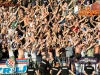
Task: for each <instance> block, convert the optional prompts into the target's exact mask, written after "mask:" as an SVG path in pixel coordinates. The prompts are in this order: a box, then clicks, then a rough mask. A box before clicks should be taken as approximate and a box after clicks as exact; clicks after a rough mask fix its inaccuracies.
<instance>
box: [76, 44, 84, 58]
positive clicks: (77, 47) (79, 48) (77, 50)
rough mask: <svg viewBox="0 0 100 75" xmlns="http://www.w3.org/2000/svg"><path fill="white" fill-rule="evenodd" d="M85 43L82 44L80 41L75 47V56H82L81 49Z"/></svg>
mask: <svg viewBox="0 0 100 75" xmlns="http://www.w3.org/2000/svg"><path fill="white" fill-rule="evenodd" d="M83 45H84V44H82V43H81V42H79V43H78V44H77V45H76V47H75V58H80V57H81V49H82V47H83Z"/></svg>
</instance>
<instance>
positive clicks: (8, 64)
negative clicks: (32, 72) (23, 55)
mask: <svg viewBox="0 0 100 75" xmlns="http://www.w3.org/2000/svg"><path fill="white" fill-rule="evenodd" d="M12 64H13V63H12V61H11V60H9V59H7V60H4V59H3V60H2V61H0V74H10V73H12V72H13V71H12V70H13V69H12ZM26 70H27V59H16V64H15V73H25V72H26Z"/></svg>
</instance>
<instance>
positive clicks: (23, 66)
mask: <svg viewBox="0 0 100 75" xmlns="http://www.w3.org/2000/svg"><path fill="white" fill-rule="evenodd" d="M65 59H66V58H65ZM88 61H90V62H91V64H92V66H93V67H94V69H95V71H97V59H96V58H89V57H87V58H81V59H80V60H79V63H80V67H81V69H80V73H83V71H84V66H85V65H87V64H86V63H87V62H88ZM11 63H12V62H11V61H10V60H9V59H3V60H2V61H0V75H25V73H26V70H27V65H28V60H27V59H25V58H23V59H16V71H15V73H12V67H11Z"/></svg>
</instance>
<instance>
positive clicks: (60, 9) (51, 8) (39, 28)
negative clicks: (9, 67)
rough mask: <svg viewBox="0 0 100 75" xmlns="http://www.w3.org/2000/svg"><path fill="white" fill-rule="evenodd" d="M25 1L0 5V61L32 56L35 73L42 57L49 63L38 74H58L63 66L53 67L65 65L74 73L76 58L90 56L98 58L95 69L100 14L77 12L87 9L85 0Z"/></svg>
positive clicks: (99, 51)
mask: <svg viewBox="0 0 100 75" xmlns="http://www.w3.org/2000/svg"><path fill="white" fill-rule="evenodd" d="M18 1H19V2H18V4H20V0H18ZM25 1H26V2H25ZM25 1H24V0H23V2H22V4H21V5H19V6H1V7H0V59H1V61H2V59H6V58H10V59H11V60H12V61H13V62H14V63H16V62H15V58H19V59H20V58H27V59H29V58H32V61H33V62H34V64H35V68H36V73H37V74H39V73H38V71H37V68H39V67H40V68H41V64H42V67H43V61H44V60H45V62H46V64H47V63H49V64H48V68H45V69H44V70H45V71H43V69H42V71H43V72H41V74H42V75H45V74H46V73H47V72H48V73H47V74H46V75H49V73H51V74H52V75H60V73H61V70H62V69H63V68H62V69H61V68H59V69H58V68H57V69H54V68H55V67H62V66H66V65H67V69H68V71H69V72H70V73H72V74H73V75H74V74H76V75H78V74H79V73H80V71H79V68H78V67H79V64H80V63H79V59H80V58H81V57H94V58H97V60H98V62H97V63H98V71H95V72H98V73H99V71H100V65H99V64H100V63H99V60H100V16H99V15H93V16H84V15H78V11H79V10H80V9H81V8H84V7H87V8H90V9H91V5H92V4H90V1H89V0H78V1H77V0H69V1H67V0H48V1H47V0H43V2H41V3H39V2H38V1H34V0H32V1H30V2H28V0H25ZM23 3H24V4H23ZM40 4H41V5H40ZM42 59H43V60H42ZM39 64H40V66H39ZM88 64H89V65H90V62H89V63H88ZM36 65H37V66H36ZM46 69H47V70H46ZM50 69H51V70H50ZM53 69H54V70H56V72H57V74H56V72H55V71H54V72H53ZM85 69H86V68H85ZM39 70H40V71H41V69H39ZM92 70H93V69H92ZM92 70H91V72H92ZM54 73H55V74H54ZM64 73H66V71H65V72H64ZM84 73H85V74H86V72H85V71H84ZM92 73H94V70H93V72H92ZM61 74H62V73H61ZM67 74H68V73H67ZM67 74H66V75H67ZM62 75H64V74H62Z"/></svg>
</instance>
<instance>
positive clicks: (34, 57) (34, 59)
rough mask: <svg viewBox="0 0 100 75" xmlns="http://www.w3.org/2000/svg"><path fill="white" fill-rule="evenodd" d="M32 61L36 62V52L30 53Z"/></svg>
mask: <svg viewBox="0 0 100 75" xmlns="http://www.w3.org/2000/svg"><path fill="white" fill-rule="evenodd" d="M31 56H32V60H33V61H36V50H35V51H34V52H32V51H31Z"/></svg>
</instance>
